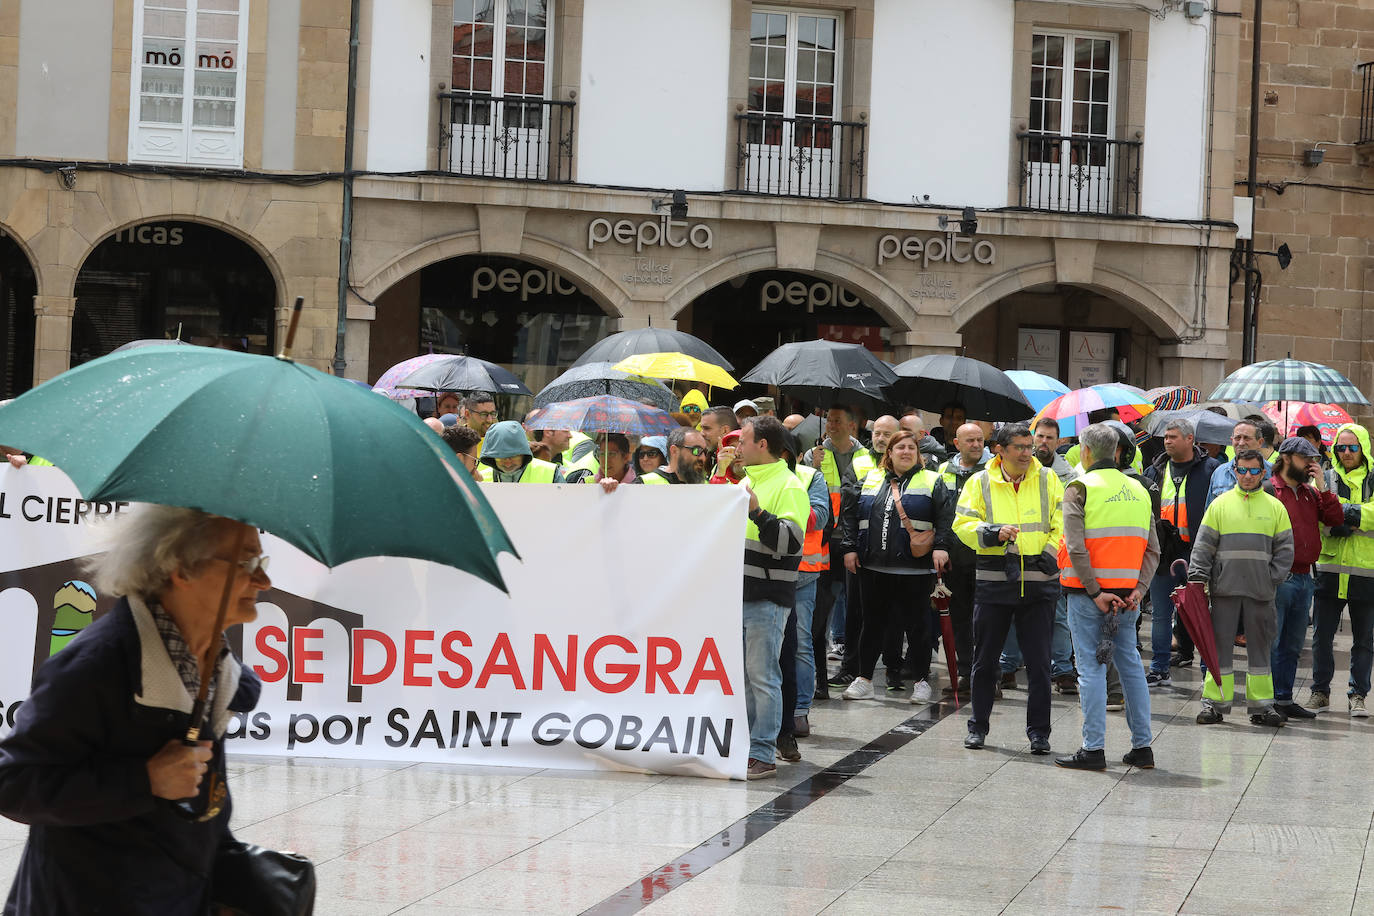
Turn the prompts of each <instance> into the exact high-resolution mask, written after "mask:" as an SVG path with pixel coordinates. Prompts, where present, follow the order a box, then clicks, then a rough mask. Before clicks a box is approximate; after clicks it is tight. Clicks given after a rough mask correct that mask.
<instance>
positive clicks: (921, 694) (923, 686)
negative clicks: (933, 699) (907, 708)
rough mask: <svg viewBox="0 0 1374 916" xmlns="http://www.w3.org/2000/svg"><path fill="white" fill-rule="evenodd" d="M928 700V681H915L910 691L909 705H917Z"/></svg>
mask: <svg viewBox="0 0 1374 916" xmlns="http://www.w3.org/2000/svg"><path fill="white" fill-rule="evenodd" d="M929 702H930V681H917V682H916V686H915V688H914V689H913V690H912V691H911V705H913V706H919V705H921V704H922V703H929Z"/></svg>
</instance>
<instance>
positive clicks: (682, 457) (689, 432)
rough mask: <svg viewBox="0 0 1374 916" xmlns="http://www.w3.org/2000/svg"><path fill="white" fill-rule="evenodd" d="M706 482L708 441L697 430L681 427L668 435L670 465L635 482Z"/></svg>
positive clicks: (660, 483)
mask: <svg viewBox="0 0 1374 916" xmlns="http://www.w3.org/2000/svg"><path fill="white" fill-rule="evenodd" d="M705 481H706V439H705V438H704V437H703V436H702V435H701V433H699V432H697V431H696V430H695V429H687V428H685V427H681V426H679V427H678V428H677V429H675V430H673V431H672V432H670V433H669V434H668V464H667V465H666V466H664V467H661V468H659V469H658V470H657V471H650V472H649V473H647V474H644V475H643V476H641V477H638V478H636V479H635V481H634V482H635V483H642V484H659V485H662V484H673V483H704V482H705Z"/></svg>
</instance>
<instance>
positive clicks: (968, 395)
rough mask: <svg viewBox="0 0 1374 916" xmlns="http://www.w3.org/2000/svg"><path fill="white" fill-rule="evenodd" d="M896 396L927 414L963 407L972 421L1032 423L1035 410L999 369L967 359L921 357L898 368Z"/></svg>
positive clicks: (945, 356) (933, 356) (937, 355)
mask: <svg viewBox="0 0 1374 916" xmlns="http://www.w3.org/2000/svg"><path fill="white" fill-rule="evenodd" d="M895 371H896V373H897V375H898V376H899V378H898V379H897V384H895V385H893V386H892V393H893V396H894V397H896V398H897V399H898V400H901V401H903V402H905V403H909V404H915V405H916V406H917V407H923V408H925V409H926V410H940V409H941V408H943V407H944V406H945V405H946V404H951V403H957V404H962V405H963V407H964V416H965V417H967V418H968V419H970V420H1029V419H1030V418H1031V417H1033V416H1035V408H1034V407H1032V406H1031V402H1030V401H1028V400H1026V395H1025V394H1024V393H1022V391H1021V389H1020V387H1018V386H1017V384H1016V383H1015V382H1013V381H1012V380H1011V378H1010V377H1008V376H1007V374H1006V373H1005V372H1003V371H1002V370H1001V369H998V368H997V367H996V366H989V365H988V364H987V363H985V362H982V361H981V360H977V359H970V358H969V357H967V356H950V355H947V354H936V355H932V356H918V357H916V358H915V359H909V360H907V361H906V362H904V363H901V364H900V365H898V366H897V367H896V369H895Z"/></svg>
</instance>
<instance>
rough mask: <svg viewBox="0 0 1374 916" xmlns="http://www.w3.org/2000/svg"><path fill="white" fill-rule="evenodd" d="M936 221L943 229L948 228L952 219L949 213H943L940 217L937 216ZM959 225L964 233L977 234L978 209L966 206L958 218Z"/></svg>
mask: <svg viewBox="0 0 1374 916" xmlns="http://www.w3.org/2000/svg"><path fill="white" fill-rule="evenodd" d="M936 222H938V223H939V226H940V228H941V229H945V230H948V229H949V224H950V223H951V222H952V220H951V219H950V218H949V215H948V214H946V213H941V214H940V215H939V217H937V219H936ZM958 225H959V231H960V232H962V233H963V234H964V235H977V234H978V211H976V210H974V209H973V208H972V207H965V208H964V213H963V216H962V217H961V218H960V219H959V220H958Z"/></svg>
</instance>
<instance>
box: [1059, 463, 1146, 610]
mask: <svg viewBox="0 0 1374 916" xmlns="http://www.w3.org/2000/svg"><path fill="white" fill-rule="evenodd" d="M1080 483H1081V484H1082V485H1083V488H1084V490H1085V491H1086V493H1085V498H1084V500H1083V527H1084V541H1085V542H1086V544H1087V547H1088V556H1089V557H1090V558H1091V560H1092V567H1093V575H1094V576H1095V577H1096V578H1097V584H1098V585H1099V586H1101V587H1102V588H1104V589H1107V588H1113V589H1129V588H1135V587H1136V585H1138V584H1139V582H1140V565H1141V564H1142V563H1143V562H1144V561H1145V550H1146V548H1147V547H1148V545H1149V542H1150V525H1151V523H1152V521H1153V516H1154V512H1153V510H1152V509H1151V507H1150V494H1148V493H1147V492H1145V488H1144V487H1142V486H1141V485H1140V484H1139V483H1137V482H1136V481H1134V480H1132V479H1131V478H1129V477H1127V476H1126V475H1125V474H1123V473H1121V472H1120V471H1118V470H1116V469H1114V468H1103V469H1101V470H1096V471H1089V472H1088V473H1086V474H1084V475H1083V476H1082V477H1079V478H1078V479H1077V480H1075V481H1073V483H1071V484H1070V486H1073V485H1074V484H1080ZM1059 569H1060V577H1059V581H1060V583H1061V584H1062V585H1063V586H1064V587H1065V588H1083V587H1084V585H1083V583H1082V582H1081V581H1080V580H1079V579H1078V577H1077V576H1076V575H1075V574H1074V571H1073V563H1072V562H1070V560H1069V548H1068V545H1067V543H1065V544H1060V546H1059Z"/></svg>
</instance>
